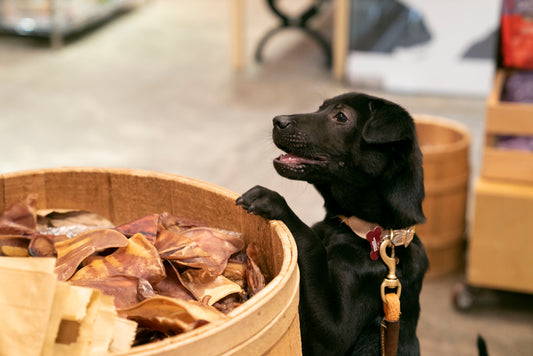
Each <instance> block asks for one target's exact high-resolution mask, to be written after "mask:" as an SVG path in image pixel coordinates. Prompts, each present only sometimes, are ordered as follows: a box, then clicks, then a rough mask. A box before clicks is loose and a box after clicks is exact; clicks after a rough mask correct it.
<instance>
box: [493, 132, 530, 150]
mask: <svg viewBox="0 0 533 356" xmlns="http://www.w3.org/2000/svg"><path fill="white" fill-rule="evenodd" d="M496 147H498V148H502V149H509V150H520V151H533V136H503V135H502V136H498V141H497V143H496Z"/></svg>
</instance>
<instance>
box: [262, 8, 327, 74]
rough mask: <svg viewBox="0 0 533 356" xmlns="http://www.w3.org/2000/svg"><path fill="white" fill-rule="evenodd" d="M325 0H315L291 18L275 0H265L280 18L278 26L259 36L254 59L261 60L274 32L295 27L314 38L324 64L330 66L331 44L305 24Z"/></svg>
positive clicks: (316, 12)
mask: <svg viewBox="0 0 533 356" xmlns="http://www.w3.org/2000/svg"><path fill="white" fill-rule="evenodd" d="M325 1H326V0H315V1H314V2H313V4H312V5H311V6H310V7H309V8H308V9H307V10H305V11H304V12H302V13H301V14H300V15H299V16H297V17H292V18H291V17H289V16H287V15H286V14H284V13H283V12H282V11H280V10H279V9H278V8H277V7H276V2H277V0H267V3H268V5H269V7H270V9H271V10H272V12H273V13H274V14H275V15H276V16H278V17H279V18H280V20H281V22H280V24H279V26H278V27H276V28H274V29H272V30H270V31H268V32H267V33H266V34H265V35H264V36H263V37H262V38H261V40H260V41H259V44H258V45H257V49H256V51H255V60H256V61H257V62H262V61H263V49H264V47H265V45H266V43H267V42H268V40H269V39H270V38H272V37H273V36H274V35H275V34H276V33H278V32H280V31H282V30H285V29H288V28H297V29H300V30H302V31H304V32H305V33H307V34H308V35H309V36H311V38H312V39H313V40H315V41H316V42H317V43H318V44H319V45H320V47H321V48H322V50H323V51H324V54H325V56H326V66H327V67H328V68H329V67H331V62H332V59H331V45H330V44H329V42H328V41H327V40H326V39H324V37H323V36H322V35H321V34H320V33H319V32H318V31H316V30H313V29H311V28H309V27H308V26H307V22H308V21H309V19H311V18H312V17H314V16H315V15H316V14H318V12H319V10H320V7H321V6H322V4H323V3H324V2H325Z"/></svg>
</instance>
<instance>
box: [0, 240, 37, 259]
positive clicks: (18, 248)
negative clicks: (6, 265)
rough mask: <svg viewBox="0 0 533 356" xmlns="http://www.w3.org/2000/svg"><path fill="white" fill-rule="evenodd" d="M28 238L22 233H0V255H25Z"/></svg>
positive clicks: (26, 254) (26, 253)
mask: <svg viewBox="0 0 533 356" xmlns="http://www.w3.org/2000/svg"><path fill="white" fill-rule="evenodd" d="M29 243H30V239H29V237H28V236H22V235H0V256H10V257H27V256H28V245H29Z"/></svg>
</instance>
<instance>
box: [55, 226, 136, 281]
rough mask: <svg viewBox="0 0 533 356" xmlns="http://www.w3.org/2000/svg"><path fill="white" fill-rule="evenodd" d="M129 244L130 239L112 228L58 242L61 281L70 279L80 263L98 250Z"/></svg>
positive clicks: (58, 273) (58, 268)
mask: <svg viewBox="0 0 533 356" xmlns="http://www.w3.org/2000/svg"><path fill="white" fill-rule="evenodd" d="M127 245H128V239H127V238H126V237H125V236H124V235H122V234H121V233H120V232H118V231H115V230H110V229H96V230H90V231H87V232H84V233H81V234H79V235H77V236H75V237H73V238H71V239H67V240H64V241H60V242H56V243H55V244H54V247H55V249H56V251H57V261H56V268H55V272H56V273H57V276H58V279H59V280H60V281H65V280H67V279H69V278H70V277H71V276H72V275H73V274H74V272H76V269H77V268H78V266H79V264H80V263H81V262H82V261H83V260H84V259H85V258H87V257H89V256H90V255H92V254H93V253H95V252H96V251H100V250H104V249H107V248H111V247H123V246H127Z"/></svg>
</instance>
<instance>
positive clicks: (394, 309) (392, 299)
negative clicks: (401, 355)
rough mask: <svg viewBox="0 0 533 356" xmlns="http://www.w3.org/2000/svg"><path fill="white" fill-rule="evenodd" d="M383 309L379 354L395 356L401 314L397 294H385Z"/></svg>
mask: <svg viewBox="0 0 533 356" xmlns="http://www.w3.org/2000/svg"><path fill="white" fill-rule="evenodd" d="M383 311H384V312H385V317H384V318H383V320H382V321H381V356H396V355H397V354H398V339H399V337H400V314H401V313H400V297H399V296H398V294H395V293H387V294H385V300H384V303H383Z"/></svg>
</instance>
